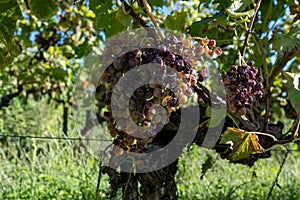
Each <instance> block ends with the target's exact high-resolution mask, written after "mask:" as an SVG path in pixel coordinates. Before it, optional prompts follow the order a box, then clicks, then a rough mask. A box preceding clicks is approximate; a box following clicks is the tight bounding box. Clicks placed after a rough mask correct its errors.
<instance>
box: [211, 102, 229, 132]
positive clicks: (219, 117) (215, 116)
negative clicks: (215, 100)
mask: <svg viewBox="0 0 300 200" xmlns="http://www.w3.org/2000/svg"><path fill="white" fill-rule="evenodd" d="M207 112H208V114H207V116H210V117H211V118H210V119H209V127H210V128H213V127H217V126H218V125H219V124H220V123H221V122H222V121H223V120H224V119H225V117H226V110H224V109H214V108H211V107H208V109H207Z"/></svg>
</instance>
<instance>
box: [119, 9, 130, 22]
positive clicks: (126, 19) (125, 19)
mask: <svg viewBox="0 0 300 200" xmlns="http://www.w3.org/2000/svg"><path fill="white" fill-rule="evenodd" d="M116 20H117V21H118V22H120V23H121V24H122V25H123V26H130V24H131V17H130V15H128V14H125V13H124V12H123V10H122V9H118V10H117V12H116Z"/></svg>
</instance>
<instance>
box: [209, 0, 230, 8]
mask: <svg viewBox="0 0 300 200" xmlns="http://www.w3.org/2000/svg"><path fill="white" fill-rule="evenodd" d="M212 2H213V4H218V7H217V8H218V9H219V10H223V9H225V8H228V7H229V6H230V5H231V4H232V1H231V0H213V1H212Z"/></svg>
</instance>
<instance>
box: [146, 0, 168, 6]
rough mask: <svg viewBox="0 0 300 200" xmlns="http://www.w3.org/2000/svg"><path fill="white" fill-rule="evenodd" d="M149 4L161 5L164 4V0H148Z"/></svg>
mask: <svg viewBox="0 0 300 200" xmlns="http://www.w3.org/2000/svg"><path fill="white" fill-rule="evenodd" d="M148 3H149V5H150V6H156V7H162V6H163V5H165V1H164V0H148Z"/></svg>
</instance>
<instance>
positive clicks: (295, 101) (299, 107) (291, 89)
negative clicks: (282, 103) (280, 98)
mask: <svg viewBox="0 0 300 200" xmlns="http://www.w3.org/2000/svg"><path fill="white" fill-rule="evenodd" d="M284 75H285V77H286V78H287V81H288V82H287V84H286V85H287V88H288V96H287V99H289V100H290V101H291V103H292V106H293V108H294V109H295V110H296V111H297V113H300V99H299V97H300V86H299V81H300V73H290V72H285V73H284Z"/></svg>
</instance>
